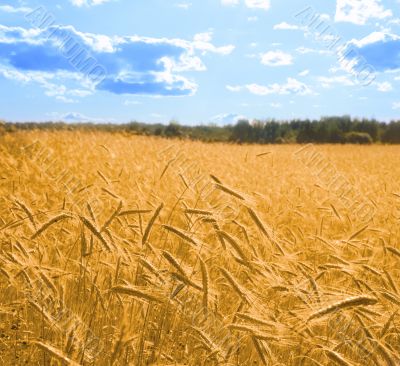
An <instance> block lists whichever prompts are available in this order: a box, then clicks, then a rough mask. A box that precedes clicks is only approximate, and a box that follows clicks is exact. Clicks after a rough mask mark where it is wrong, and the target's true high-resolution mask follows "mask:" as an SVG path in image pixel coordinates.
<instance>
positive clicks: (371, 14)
mask: <svg viewBox="0 0 400 366" xmlns="http://www.w3.org/2000/svg"><path fill="white" fill-rule="evenodd" d="M392 15H393V13H392V11H391V10H388V9H385V8H384V7H383V5H382V4H381V0H337V2H336V15H335V21H336V22H350V23H354V24H357V25H364V24H366V23H367V21H368V20H369V19H372V18H374V19H385V18H387V17H391V16H392Z"/></svg>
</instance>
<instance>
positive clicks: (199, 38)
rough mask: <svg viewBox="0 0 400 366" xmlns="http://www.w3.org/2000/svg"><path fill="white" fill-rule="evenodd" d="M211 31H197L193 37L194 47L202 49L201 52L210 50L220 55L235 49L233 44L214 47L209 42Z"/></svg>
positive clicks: (227, 53)
mask: <svg viewBox="0 0 400 366" xmlns="http://www.w3.org/2000/svg"><path fill="white" fill-rule="evenodd" d="M212 36H213V33H212V32H205V33H198V34H196V35H195V36H194V37H193V42H192V45H193V47H194V48H195V49H197V50H199V51H202V52H203V53H206V52H212V53H218V54H220V55H229V54H230V53H232V52H233V50H234V49H235V46H233V45H227V46H221V47H216V46H214V45H213V44H212V43H211V40H212Z"/></svg>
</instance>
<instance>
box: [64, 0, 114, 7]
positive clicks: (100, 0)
mask: <svg viewBox="0 0 400 366" xmlns="http://www.w3.org/2000/svg"><path fill="white" fill-rule="evenodd" d="M109 1H112V0H70V2H71V3H72V5H74V6H78V7H81V6H95V5H101V4H104V3H107V2H109Z"/></svg>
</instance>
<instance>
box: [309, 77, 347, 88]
mask: <svg viewBox="0 0 400 366" xmlns="http://www.w3.org/2000/svg"><path fill="white" fill-rule="evenodd" d="M317 81H318V82H319V83H321V85H322V87H323V88H330V87H332V85H333V84H338V85H343V86H353V85H354V82H353V81H352V80H350V79H349V77H348V76H347V75H341V76H331V77H327V76H320V77H318V78H317Z"/></svg>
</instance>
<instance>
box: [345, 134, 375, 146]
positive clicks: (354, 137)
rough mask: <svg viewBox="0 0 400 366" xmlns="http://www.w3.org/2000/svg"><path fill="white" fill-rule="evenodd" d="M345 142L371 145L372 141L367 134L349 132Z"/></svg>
mask: <svg viewBox="0 0 400 366" xmlns="http://www.w3.org/2000/svg"><path fill="white" fill-rule="evenodd" d="M345 142H346V143H348V144H361V145H368V144H372V142H373V140H372V137H371V135H370V134H369V133H366V132H349V133H347V134H346V135H345Z"/></svg>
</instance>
